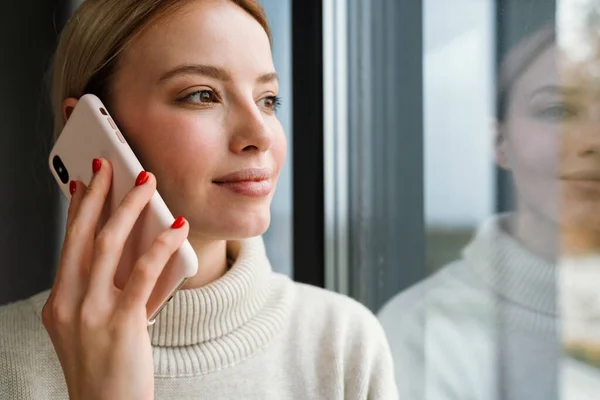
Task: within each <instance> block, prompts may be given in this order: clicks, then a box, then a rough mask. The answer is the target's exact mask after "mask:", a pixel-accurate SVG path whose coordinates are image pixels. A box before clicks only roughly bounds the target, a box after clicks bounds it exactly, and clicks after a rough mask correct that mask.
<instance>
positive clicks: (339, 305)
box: [0, 0, 397, 400]
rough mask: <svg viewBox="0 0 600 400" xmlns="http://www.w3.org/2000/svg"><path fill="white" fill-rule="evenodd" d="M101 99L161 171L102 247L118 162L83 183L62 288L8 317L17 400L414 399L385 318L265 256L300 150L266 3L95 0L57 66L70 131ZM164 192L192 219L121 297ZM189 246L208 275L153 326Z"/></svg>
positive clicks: (4, 330) (4, 353) (79, 17)
mask: <svg viewBox="0 0 600 400" xmlns="http://www.w3.org/2000/svg"><path fill="white" fill-rule="evenodd" d="M85 93H94V94H96V95H98V96H99V97H100V98H101V99H102V100H103V102H104V103H105V104H106V105H107V107H108V108H109V109H110V110H111V113H112V114H113V116H114V117H115V119H116V120H117V123H118V124H119V126H120V127H121V128H122V130H123V132H124V133H125V134H126V137H127V140H128V142H129V143H130V144H131V146H132V148H133V149H134V151H135V152H136V154H137V155H138V157H139V158H140V159H141V161H142V164H143V165H144V166H145V167H146V168H147V169H148V171H152V173H150V172H145V173H143V174H142V176H140V179H139V180H138V182H137V186H135V187H134V188H132V190H131V192H130V193H129V195H128V197H127V199H126V200H125V201H124V202H123V203H122V205H121V208H120V211H119V212H118V213H117V214H115V215H114V216H113V217H112V218H111V219H110V220H109V222H107V223H106V224H105V225H104V226H103V227H99V228H100V229H99V232H98V234H97V235H95V234H94V232H95V228H96V227H95V224H96V221H97V218H98V215H99V213H100V210H101V209H102V205H103V202H104V197H105V196H106V193H107V191H108V188H109V185H110V181H111V176H112V172H111V165H110V163H109V162H108V160H106V159H101V158H98V159H97V160H94V165H93V166H92V165H90V168H93V169H94V177H93V179H92V181H91V183H90V186H89V187H87V188H86V187H85V185H84V184H83V183H82V182H74V183H72V185H71V190H72V192H73V199H72V201H71V204H70V207H69V214H68V218H67V233H66V237H65V241H64V247H63V249H62V256H61V261H60V265H59V268H58V271H57V275H56V279H55V282H54V286H53V287H52V289H51V291H49V292H48V291H47V292H43V293H40V294H38V295H35V296H33V297H32V298H30V299H27V300H24V301H21V302H17V303H14V304H12V305H8V306H6V307H3V308H2V309H0V330H1V331H0V399H64V398H67V396H68V397H69V398H71V399H104V398H106V399H151V398H156V399H184V398H206V399H229V398H232V399H233V398H235V399H237V398H244V399H269V398H271V399H278V400H280V399H314V398H322V399H341V398H352V399H366V398H368V399H394V398H396V396H397V395H396V389H395V384H394V381H393V366H392V361H391V357H390V353H389V348H388V345H387V342H386V339H385V335H384V333H383V330H382V329H381V327H380V325H379V324H378V322H377V320H376V318H375V317H374V316H373V315H372V314H371V313H370V312H369V311H368V310H367V309H365V308H364V307H362V306H361V305H359V304H358V303H356V302H354V301H352V300H350V299H348V298H346V297H343V296H340V295H337V294H333V293H330V292H326V291H324V290H320V289H317V288H314V287H310V286H306V285H301V284H295V283H293V282H292V281H291V280H289V279H288V278H287V277H285V276H282V275H279V274H276V273H273V272H272V271H271V267H270V265H269V262H268V260H267V258H266V256H265V250H264V248H263V242H262V240H261V238H260V235H261V234H262V233H263V232H264V231H265V230H266V229H267V227H268V225H269V219H270V215H269V205H270V201H271V198H272V196H273V190H274V188H275V184H276V182H277V177H278V173H279V171H280V168H281V165H282V163H283V162H284V158H285V153H286V141H285V136H284V133H283V131H282V127H281V125H280V123H279V122H278V120H277V117H276V114H275V112H276V109H277V106H278V103H279V99H278V97H277V94H278V80H277V75H276V73H275V70H274V66H273V61H272V56H271V47H270V37H269V27H268V25H267V21H266V18H265V15H264V13H263V11H262V9H261V7H260V6H259V4H258V2H257V1H255V0H237V1H231V0H187V1H186V0H161V1H156V0H87V1H86V2H84V3H83V5H82V6H81V7H80V8H79V10H78V11H77V12H76V14H75V15H74V16H73V18H72V19H71V20H70V21H69V23H68V25H67V26H66V28H65V30H64V32H63V33H62V36H61V39H60V43H59V46H58V50H57V53H56V58H55V61H54V87H53V99H54V114H55V134H57V135H58V134H59V133H60V131H61V129H62V127H63V125H64V122H65V120H66V119H68V118H69V115H70V112H71V111H72V110H73V108H74V107H75V105H76V103H77V99H78V98H79V97H81V96H82V95H84V94H85ZM240 171H241V172H240ZM232 174H233V175H232ZM223 177H225V178H223ZM232 182H233V183H232ZM156 187H158V189H159V191H160V193H161V195H162V197H163V198H164V199H165V201H166V203H167V204H168V206H169V207H170V209H171V210H172V211H173V213H174V214H175V215H182V216H185V218H178V219H177V220H176V221H175V222H174V224H173V227H172V228H171V229H169V230H167V231H166V232H164V233H163V234H161V235H160V236H159V237H158V238H157V241H156V242H155V244H154V245H153V247H152V249H151V250H150V251H149V252H148V253H147V254H146V255H144V256H142V258H141V259H140V260H139V261H138V263H137V264H136V265H135V266H134V272H133V273H132V275H131V277H130V279H129V281H128V283H127V285H126V286H125V287H124V288H121V289H118V288H116V287H115V286H114V284H113V281H112V274H113V272H114V268H115V266H116V263H117V260H118V259H119V254H120V249H121V248H122V247H123V242H124V240H125V238H126V237H127V235H128V232H129V230H130V229H131V226H132V224H133V223H134V222H135V220H136V218H137V216H138V214H139V213H140V211H141V209H142V208H143V207H144V206H145V204H146V203H147V202H148V200H149V199H150V196H152V193H154V191H155V188H156ZM186 237H187V238H188V239H189V241H190V243H191V244H192V246H193V247H194V249H195V251H196V253H197V256H198V261H199V270H198V271H199V272H198V274H197V275H196V276H195V277H194V278H193V279H190V280H189V281H188V283H187V284H186V286H185V287H184V289H183V290H181V291H179V292H177V293H176V295H175V297H174V298H173V299H172V301H171V302H170V303H169V305H168V306H167V307H166V308H165V309H164V310H163V312H162V313H161V314H160V315H159V317H158V318H157V321H156V323H155V324H154V325H152V326H150V327H149V328H148V327H147V326H146V311H145V299H147V297H148V293H149V292H150V291H151V290H152V287H153V285H154V283H155V282H156V279H157V276H158V274H159V273H160V271H161V269H162V267H163V266H164V263H165V261H166V260H167V259H168V258H169V256H170V254H172V253H173V252H174V251H175V250H176V249H177V248H178V246H179V245H180V244H181V243H182V242H183V241H184V239H185V238H186ZM297 268H302V266H297ZM46 331H47V332H46Z"/></svg>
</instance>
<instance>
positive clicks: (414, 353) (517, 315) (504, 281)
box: [379, 215, 600, 400]
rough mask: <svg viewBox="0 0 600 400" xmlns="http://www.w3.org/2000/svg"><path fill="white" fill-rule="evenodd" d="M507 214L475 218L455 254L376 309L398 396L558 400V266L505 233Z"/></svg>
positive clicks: (452, 399) (415, 399) (454, 399)
mask: <svg viewBox="0 0 600 400" xmlns="http://www.w3.org/2000/svg"><path fill="white" fill-rule="evenodd" d="M505 218H508V216H506V215H503V216H500V217H493V218H491V219H489V220H488V221H486V222H485V223H483V224H482V226H481V227H480V228H479V230H478V232H477V234H476V235H475V237H474V239H473V240H472V241H471V243H469V245H468V246H467V247H466V248H465V249H464V250H463V257H462V259H461V260H459V261H456V262H454V263H452V264H450V265H448V266H446V267H444V268H442V269H441V270H440V271H439V272H438V273H436V274H434V275H433V276H431V277H429V278H428V279H426V280H425V281H424V282H421V283H419V284H418V285H416V286H414V287H412V288H410V289H409V290H407V291H406V292H404V293H401V294H400V295H398V296H397V297H395V298H394V299H392V300H391V301H390V302H389V303H388V304H387V305H386V306H385V307H384V309H383V310H382V311H381V312H380V313H379V317H380V321H381V322H382V324H383V326H384V328H385V331H386V334H387V336H388V340H389V342H390V346H391V349H392V354H393V357H394V361H395V363H396V364H395V371H396V377H397V380H398V382H400V381H402V382H403V384H402V385H399V389H400V397H401V398H406V399H411V400H424V399H427V400H429V399H431V400H458V399H460V400H538V399H540V400H555V399H558V398H560V397H559V393H560V388H559V385H560V362H561V351H562V349H561V343H560V338H559V326H558V324H559V320H558V312H557V268H556V264H554V263H550V262H546V261H545V260H542V259H540V258H538V257H537V256H535V255H534V254H532V253H530V252H529V251H528V250H527V249H525V248H524V247H523V246H522V245H521V244H520V243H519V242H518V241H517V240H515V239H514V238H513V237H512V236H510V235H509V234H507V233H506V232H505V231H504V230H503V229H502V226H503V224H502V221H503V219H505ZM598 398H600V397H598Z"/></svg>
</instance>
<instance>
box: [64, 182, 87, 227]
mask: <svg viewBox="0 0 600 400" xmlns="http://www.w3.org/2000/svg"><path fill="white" fill-rule="evenodd" d="M86 190H87V187H86V186H85V185H84V184H83V183H82V182H79V181H71V182H70V183H69V191H70V192H71V201H70V202H69V210H68V212H67V228H68V227H69V226H71V224H72V223H73V220H74V219H75V215H76V214H77V210H79V206H80V205H81V200H82V199H83V194H84V193H85V191H86Z"/></svg>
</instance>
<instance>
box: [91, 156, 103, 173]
mask: <svg viewBox="0 0 600 400" xmlns="http://www.w3.org/2000/svg"><path fill="white" fill-rule="evenodd" d="M100 168H102V160H100V159H99V158H94V161H92V171H94V173H96V172H98V171H100Z"/></svg>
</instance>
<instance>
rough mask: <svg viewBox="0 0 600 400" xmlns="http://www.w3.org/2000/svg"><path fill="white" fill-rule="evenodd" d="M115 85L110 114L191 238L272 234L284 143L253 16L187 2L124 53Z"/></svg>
mask: <svg viewBox="0 0 600 400" xmlns="http://www.w3.org/2000/svg"><path fill="white" fill-rule="evenodd" d="M111 85H112V86H111V88H112V93H111V99H110V100H111V101H110V104H111V108H112V109H111V113H112V114H113V115H115V117H116V119H117V120H118V123H119V124H120V127H121V129H122V130H123V132H124V133H125V134H126V137H127V139H128V141H129V143H130V144H131V146H132V148H133V149H134V150H135V151H136V154H137V155H138V157H139V158H140V160H141V162H142V164H143V165H144V166H145V167H146V168H147V169H148V170H149V171H151V172H153V173H154V174H155V175H156V177H157V180H158V190H159V192H160V194H161V196H162V197H163V199H164V200H165V202H166V203H167V205H168V206H169V208H170V209H171V211H172V212H173V214H175V215H183V216H185V217H186V218H187V219H188V220H189V221H190V224H191V227H192V231H191V233H190V236H191V237H193V236H195V237H197V238H199V239H236V238H244V237H250V236H256V235H260V234H262V233H263V232H264V231H265V230H266V229H267V227H268V225H269V222H270V210H269V206H270V203H271V199H272V197H273V192H274V190H275V186H276V183H277V178H278V176H279V172H280V169H281V167H282V164H283V162H284V159H285V155H286V139H285V136H284V132H283V129H282V126H281V124H280V122H279V120H278V119H277V116H276V114H275V109H276V107H277V105H278V104H277V102H278V100H277V97H276V96H277V95H278V91H279V85H278V80H277V75H276V74H275V68H274V66H273V59H272V55H271V47H270V43H269V39H268V37H267V34H266V32H265V31H264V29H263V28H262V26H261V25H260V24H259V23H258V22H257V21H256V20H255V19H254V18H253V17H252V16H250V15H249V14H248V13H247V12H245V11H244V10H243V9H241V8H240V7H238V6H237V5H235V4H234V3H233V2H231V1H214V0H204V1H194V2H190V3H189V4H187V5H186V6H184V8H183V9H181V10H179V11H178V12H177V13H176V14H173V15H170V16H168V17H166V18H165V19H163V20H161V21H160V23H157V24H154V25H153V26H151V27H150V28H149V29H147V30H146V31H144V33H143V34H142V35H141V36H140V37H138V38H137V39H136V40H135V41H134V42H133V43H132V44H131V45H130V46H129V47H127V48H126V50H125V52H124V53H123V54H122V56H121V59H120V62H119V65H118V68H117V71H116V72H115V76H114V80H113V81H112V84H111ZM237 173H240V175H237V176H236V175H233V176H232V175H231V174H237Z"/></svg>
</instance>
